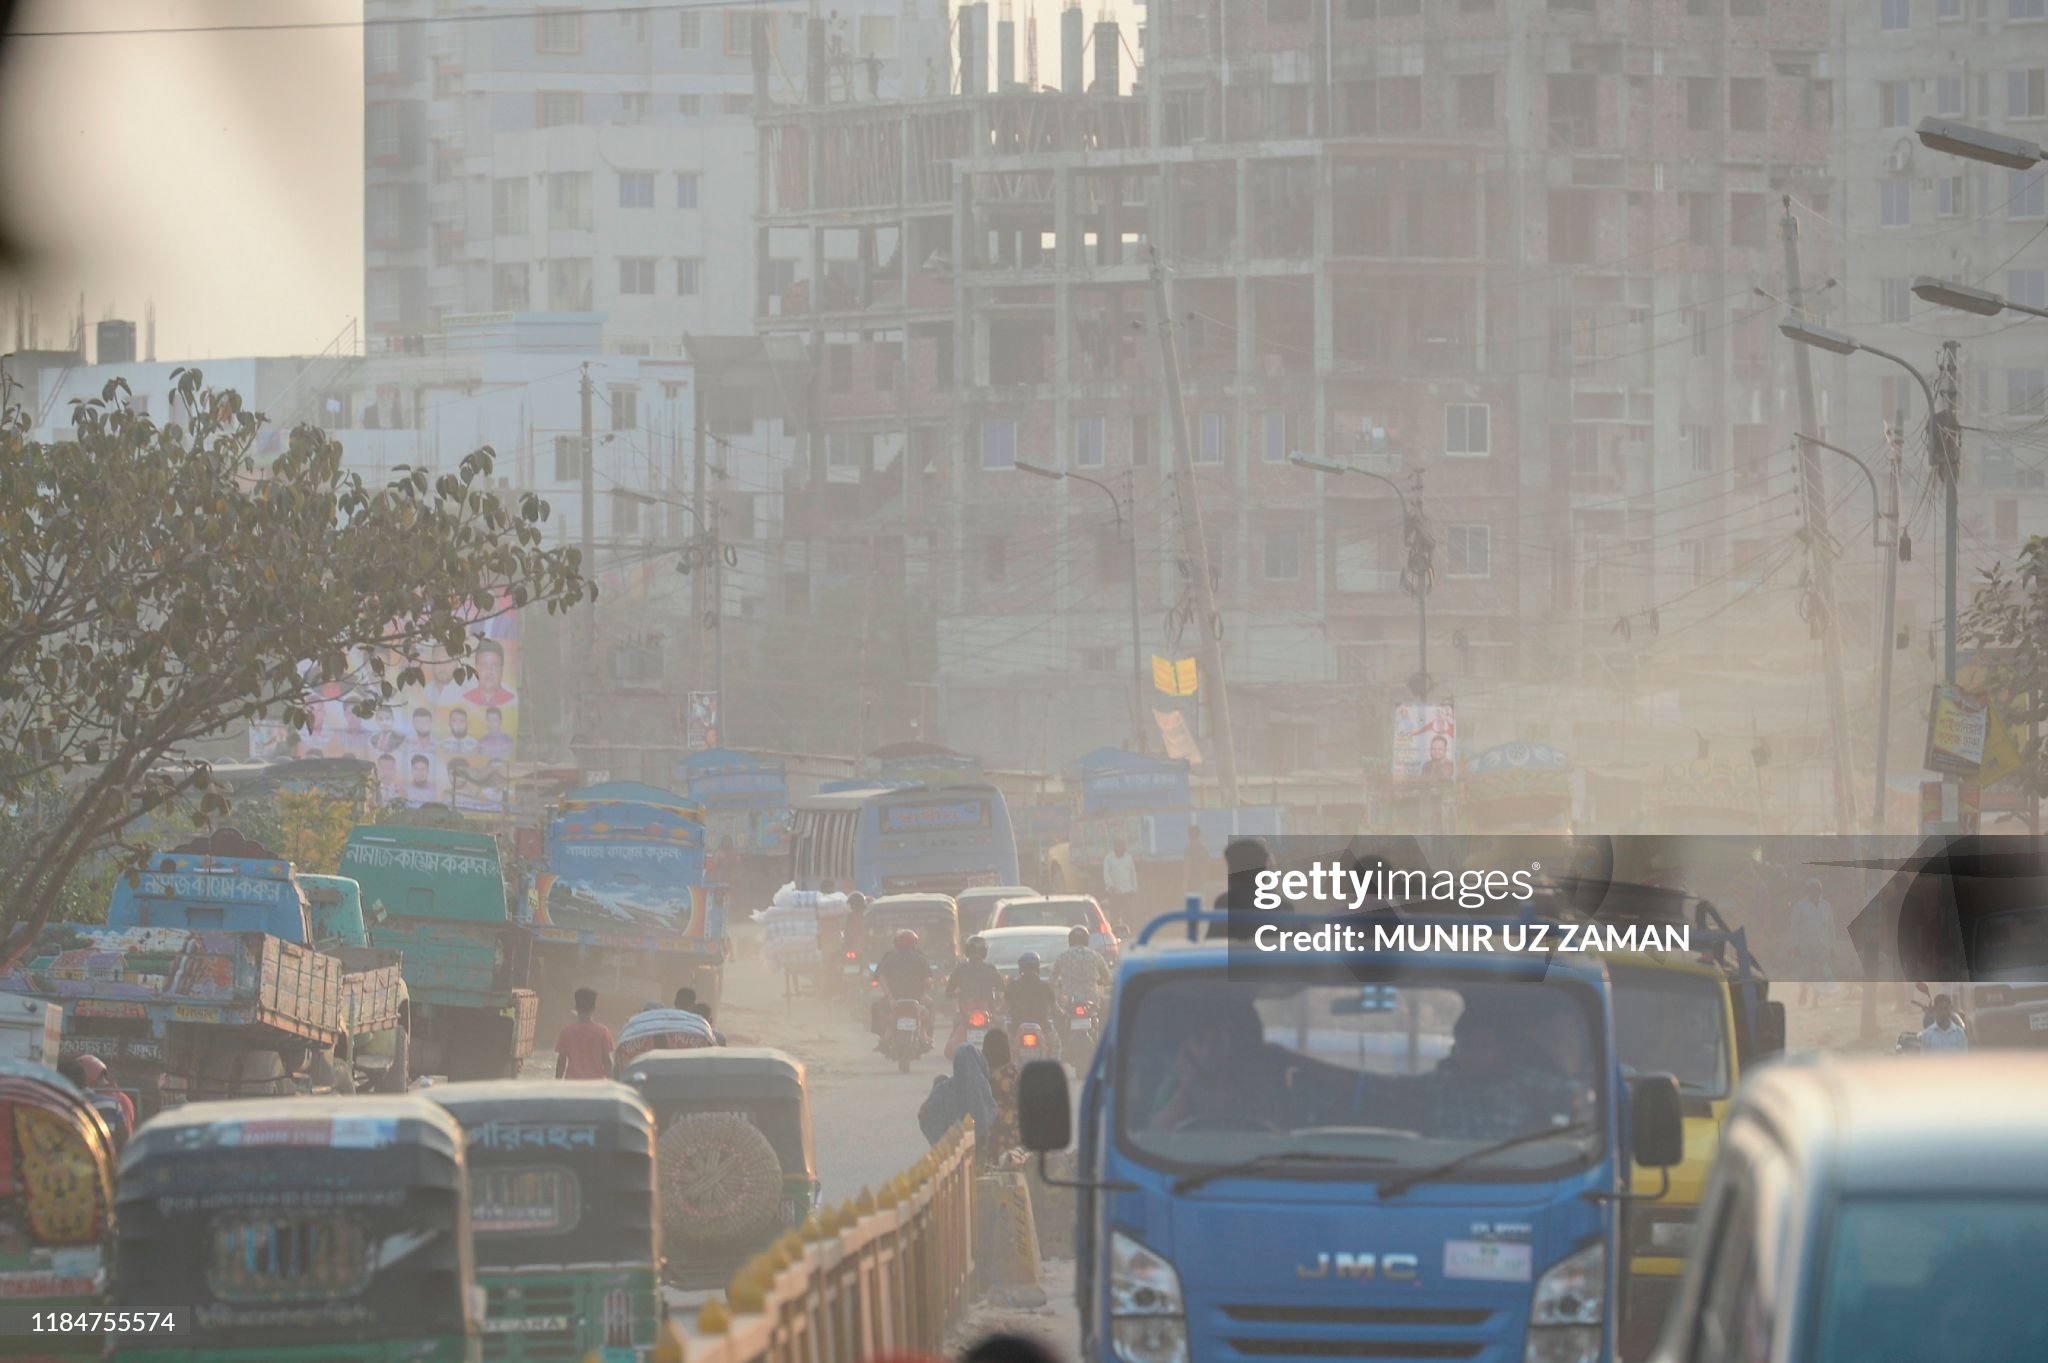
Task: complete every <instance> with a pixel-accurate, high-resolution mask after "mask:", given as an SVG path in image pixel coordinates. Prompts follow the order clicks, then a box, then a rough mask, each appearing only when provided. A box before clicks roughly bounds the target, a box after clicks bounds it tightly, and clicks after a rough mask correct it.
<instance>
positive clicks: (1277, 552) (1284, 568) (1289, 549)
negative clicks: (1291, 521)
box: [1266, 530, 1301, 582]
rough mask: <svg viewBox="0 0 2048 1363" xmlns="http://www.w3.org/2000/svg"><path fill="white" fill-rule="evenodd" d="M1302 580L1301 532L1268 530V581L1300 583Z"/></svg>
mask: <svg viewBox="0 0 2048 1363" xmlns="http://www.w3.org/2000/svg"><path fill="white" fill-rule="evenodd" d="M1300 580H1301V532H1300V531H1299V530H1268V531H1267V532H1266V581H1268V582H1298V581H1300Z"/></svg>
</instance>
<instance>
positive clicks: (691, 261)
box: [676, 256, 704, 298]
mask: <svg viewBox="0 0 2048 1363" xmlns="http://www.w3.org/2000/svg"><path fill="white" fill-rule="evenodd" d="M703 274H704V260H703V257H701V256H677V257H676V294H677V296H678V297H682V298H695V297H696V296H697V294H698V292H699V291H700V290H701V289H702V288H703V284H702V282H701V281H702V278H703Z"/></svg>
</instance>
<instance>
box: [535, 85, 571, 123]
mask: <svg viewBox="0 0 2048 1363" xmlns="http://www.w3.org/2000/svg"><path fill="white" fill-rule="evenodd" d="M534 99H535V101H536V103H537V105H538V113H537V114H536V115H535V117H536V119H537V121H538V122H539V123H540V126H541V127H543V128H568V127H573V126H574V125H576V124H578V123H581V122H582V121H583V96H582V95H580V94H578V93H577V92H576V91H574V90H543V91H541V92H540V94H538V95H536V96H534Z"/></svg>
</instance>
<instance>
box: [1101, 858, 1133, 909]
mask: <svg viewBox="0 0 2048 1363" xmlns="http://www.w3.org/2000/svg"><path fill="white" fill-rule="evenodd" d="M1102 897H1103V898H1104V899H1105V900H1107V901H1108V903H1107V905H1105V907H1106V908H1108V910H1109V921H1110V922H1111V923H1113V924H1127V923H1129V922H1131V921H1132V919H1133V918H1135V917H1136V911H1137V906H1138V861H1137V858H1135V857H1133V856H1132V855H1131V847H1130V843H1129V842H1128V841H1126V840H1125V839H1123V838H1118V839H1117V840H1116V846H1114V847H1113V848H1111V849H1110V851H1109V854H1108V855H1107V856H1105V857H1103V859H1102Z"/></svg>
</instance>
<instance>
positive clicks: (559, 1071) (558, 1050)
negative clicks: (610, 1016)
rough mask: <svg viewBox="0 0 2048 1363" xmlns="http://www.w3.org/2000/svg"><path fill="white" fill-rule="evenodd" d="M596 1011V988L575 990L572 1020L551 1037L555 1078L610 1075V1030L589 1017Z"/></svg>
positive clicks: (589, 1077) (604, 1077)
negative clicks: (574, 1008) (574, 1009)
mask: <svg viewBox="0 0 2048 1363" xmlns="http://www.w3.org/2000/svg"><path fill="white" fill-rule="evenodd" d="M596 1011H597V991H596V990H595V989H579V990H577V991H576V1020H575V1021H574V1022H571V1023H567V1024H565V1025H564V1026H563V1027H562V1033H561V1035H560V1036H558V1037H556V1038H555V1078H557V1079H609V1078H611V1077H612V1029H611V1028H609V1027H607V1026H605V1025H604V1024H603V1023H602V1022H599V1021H597V1020H596V1019H595V1018H593V1017H592V1016H591V1014H593V1013H595V1012H596Z"/></svg>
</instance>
